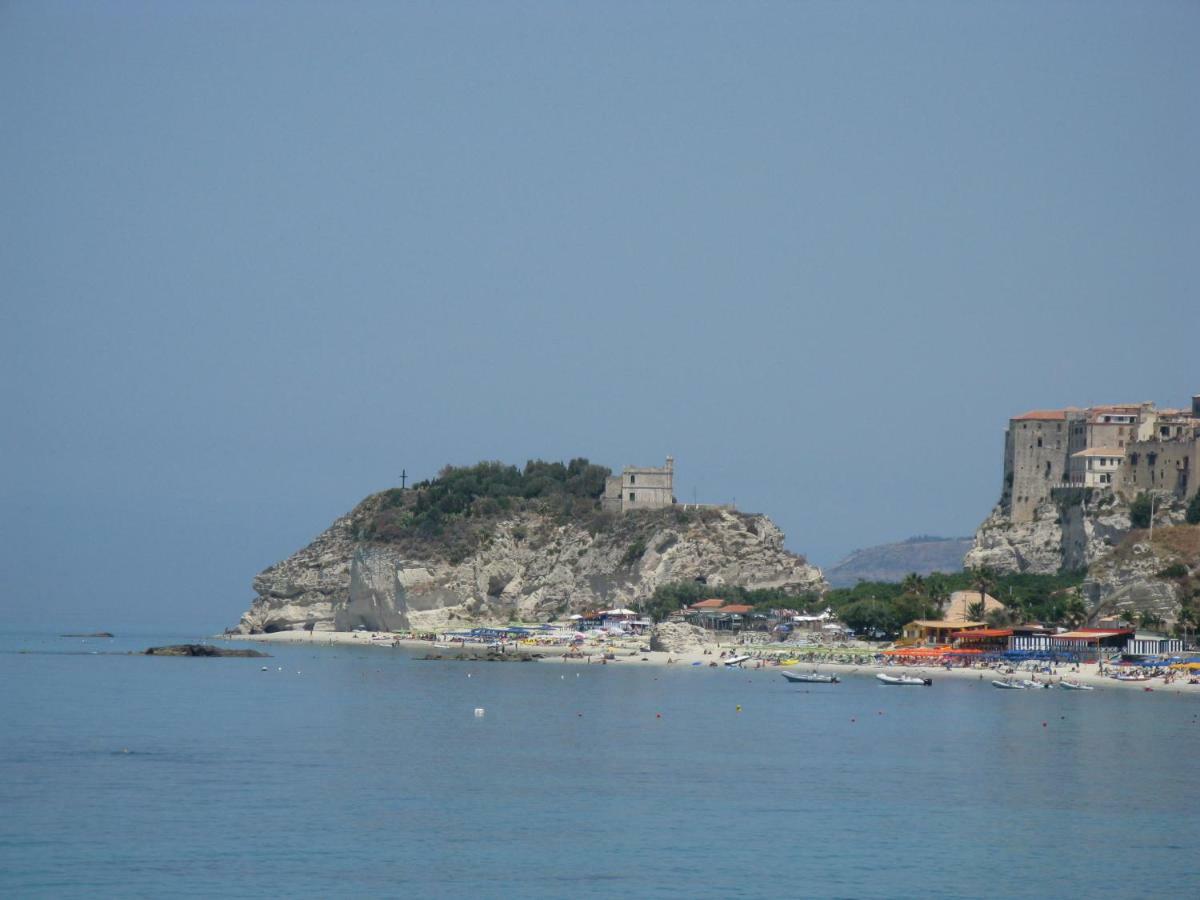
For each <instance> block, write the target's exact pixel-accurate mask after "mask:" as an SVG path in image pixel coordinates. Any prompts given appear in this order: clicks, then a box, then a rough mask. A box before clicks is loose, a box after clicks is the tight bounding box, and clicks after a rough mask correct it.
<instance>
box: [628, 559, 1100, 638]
mask: <svg viewBox="0 0 1200 900" xmlns="http://www.w3.org/2000/svg"><path fill="white" fill-rule="evenodd" d="M1083 575H1084V573H1083V572H1065V573H1061V574H1058V575H996V574H994V573H992V572H990V571H989V570H986V569H983V570H973V571H968V572H957V573H953V574H945V573H941V572H934V573H933V574H932V575H927V576H925V577H921V576H919V575H915V574H913V575H909V576H907V577H906V578H905V579H904V580H903V581H902V582H899V583H895V582H888V581H860V582H859V583H858V584H857V585H855V586H854V587H852V588H836V589H834V590H832V591H829V593H827V594H825V595H824V596H823V597H822V596H820V595H817V594H809V595H805V596H800V597H797V596H792V595H788V594H784V593H782V592H780V591H772V590H754V591H751V590H747V589H746V588H741V587H721V588H712V587H708V586H707V585H703V584H698V583H693V582H681V583H675V584H665V585H660V586H659V587H658V589H657V590H656V591H655V592H654V597H653V598H652V599H651V600H650V601H649V603H647V605H646V607H645V612H646V613H647V614H649V615H651V616H653V617H654V618H655V619H656V620H661V619H664V618H666V617H667V616H669V615H670V614H671V613H673V612H675V611H676V610H678V609H680V608H681V607H684V606H690V605H691V604H693V603H696V602H698V601H700V600H707V599H710V598H720V599H722V600H725V601H726V602H727V603H748V604H750V605H751V606H753V607H754V608H755V610H756V611H759V612H767V611H768V610H770V609H778V608H786V609H797V610H802V611H805V612H808V613H819V612H820V611H821V610H823V609H825V608H826V607H829V608H830V609H831V610H833V612H834V613H836V614H837V616H838V618H839V619H841V620H842V621H843V622H845V623H846V624H847V625H848V626H850V627H851V628H853V629H854V630H855V631H856V632H858V633H859V634H876V635H878V636H881V637H882V636H886V637H895V636H897V635H898V634H899V633H900V629H901V628H902V627H903V626H904V625H905V624H906V623H908V622H911V621H913V620H914V619H936V618H938V617H939V616H940V615H941V614H942V610H943V608H944V606H945V604H946V602H947V601H948V600H949V598H950V594H951V593H953V592H954V591H977V590H979V588H980V584H981V583H982V584H983V585H984V590H985V591H986V592H987V593H989V594H991V595H992V596H993V597H995V598H996V599H997V600H999V601H1000V602H1001V603H1003V604H1004V607H1005V608H1004V609H1003V610H997V611H995V612H993V613H991V614H990V615H989V616H988V620H989V622H991V623H992V624H996V625H1005V624H1014V623H1017V622H1028V621H1037V622H1044V623H1047V624H1068V625H1071V624H1079V623H1080V622H1082V621H1083V618H1084V617H1085V615H1086V612H1087V610H1086V607H1085V605H1084V603H1083V601H1082V599H1081V598H1080V596H1079V593H1078V588H1079V585H1080V584H1082V583H1083ZM980 618H981V619H982V618H983V617H982V616H980Z"/></svg>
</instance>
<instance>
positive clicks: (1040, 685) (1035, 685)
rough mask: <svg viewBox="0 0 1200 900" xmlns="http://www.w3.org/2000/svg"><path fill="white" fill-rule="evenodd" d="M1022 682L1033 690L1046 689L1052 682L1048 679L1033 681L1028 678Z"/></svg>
mask: <svg viewBox="0 0 1200 900" xmlns="http://www.w3.org/2000/svg"><path fill="white" fill-rule="evenodd" d="M1021 683H1022V684H1023V685H1025V687H1027V688H1028V689H1029V690H1031V691H1036V690H1044V689H1045V688H1048V687H1050V682H1048V681H1032V680H1030V679H1028V678H1026V679H1025V680H1024V681H1022V682H1021Z"/></svg>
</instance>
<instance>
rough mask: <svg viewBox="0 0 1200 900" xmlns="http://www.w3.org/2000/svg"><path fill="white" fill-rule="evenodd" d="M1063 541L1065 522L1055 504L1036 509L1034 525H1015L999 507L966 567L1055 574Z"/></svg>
mask: <svg viewBox="0 0 1200 900" xmlns="http://www.w3.org/2000/svg"><path fill="white" fill-rule="evenodd" d="M1062 542H1063V528H1062V519H1061V517H1060V514H1059V511H1058V508H1057V507H1056V506H1055V505H1054V503H1053V502H1052V501H1050V500H1047V501H1045V502H1044V503H1042V504H1041V505H1040V506H1038V507H1037V509H1036V510H1035V511H1034V519H1033V521H1032V522H1014V521H1013V520H1012V519H1011V517H1010V516H1009V514H1008V512H1007V511H1006V510H1004V509H1003V508H1002V507H999V506H997V507H996V508H995V509H994V510H992V514H991V515H990V516H988V517H987V518H986V519H984V521H983V524H982V525H980V526H979V530H978V531H976V532H975V544H974V546H973V547H972V548H971V549H970V550H969V551H967V555H966V557H965V558H964V560H963V565H964V566H966V567H967V568H973V567H977V566H978V567H987V568H990V569H992V570H993V571H996V572H1001V573H1008V572H1027V573H1030V574H1033V575H1052V574H1054V573H1055V572H1058V571H1059V570H1060V569H1061V568H1062V567H1063V551H1062Z"/></svg>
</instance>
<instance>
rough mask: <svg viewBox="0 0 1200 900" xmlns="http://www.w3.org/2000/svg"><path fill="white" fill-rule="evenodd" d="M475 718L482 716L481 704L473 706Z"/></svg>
mask: <svg viewBox="0 0 1200 900" xmlns="http://www.w3.org/2000/svg"><path fill="white" fill-rule="evenodd" d="M475 718H477V719H482V718H483V707H482V706H477V707H475Z"/></svg>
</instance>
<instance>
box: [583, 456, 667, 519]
mask: <svg viewBox="0 0 1200 900" xmlns="http://www.w3.org/2000/svg"><path fill="white" fill-rule="evenodd" d="M674 502H675V459H674V457H671V456H668V457H667V464H666V465H665V466H662V467H661V468H657V467H647V466H626V467H625V468H624V469H622V470H621V474H620V475H610V476H609V477H608V480H607V481H605V483H604V497H603V498H602V499H601V501H600V503H601V506H602V507H603V508H604V509H607V510H611V511H613V512H629V511H630V510H634V509H661V508H662V507H664V506H671V505H672V504H674Z"/></svg>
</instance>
